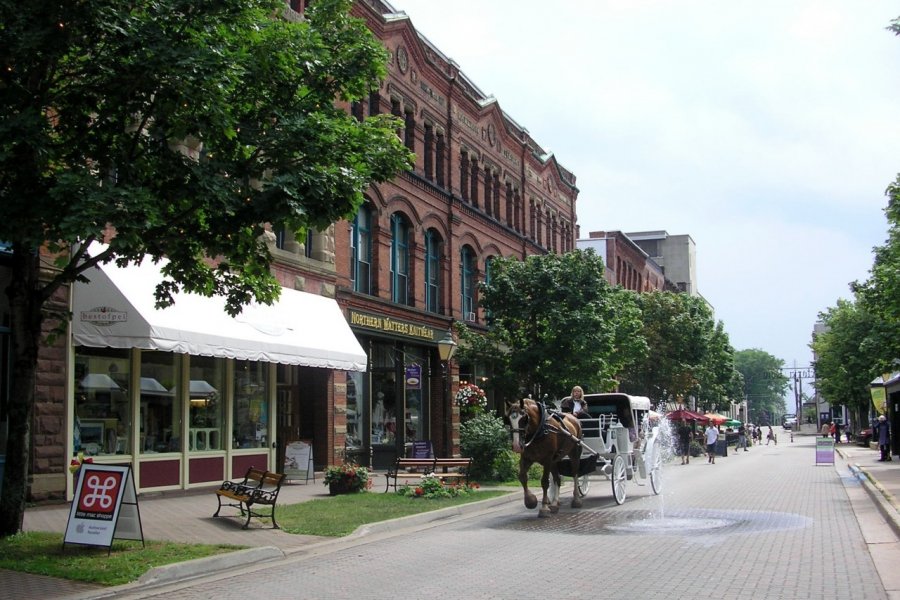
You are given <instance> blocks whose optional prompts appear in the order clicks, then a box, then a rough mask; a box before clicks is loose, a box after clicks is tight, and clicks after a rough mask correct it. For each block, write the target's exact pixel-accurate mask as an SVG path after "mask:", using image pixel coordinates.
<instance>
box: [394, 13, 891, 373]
mask: <svg viewBox="0 0 900 600" xmlns="http://www.w3.org/2000/svg"><path fill="white" fill-rule="evenodd" d="M390 2H391V4H392V6H393V7H394V8H395V9H397V10H398V11H403V12H405V13H406V14H407V15H408V16H409V18H410V19H411V21H412V24H413V25H414V26H415V28H416V29H417V30H418V31H419V32H420V33H421V34H423V35H424V36H425V37H427V38H428V39H429V40H430V41H431V42H432V43H433V44H434V45H436V46H437V47H438V48H439V49H440V50H441V51H442V52H443V54H444V55H445V56H447V57H449V58H451V59H453V60H454V61H455V62H456V63H457V64H458V65H459V66H460V68H461V69H462V71H463V73H465V74H466V76H467V77H468V78H469V79H470V80H471V81H472V82H473V83H474V84H475V85H476V86H477V87H478V88H479V89H481V90H482V91H483V92H484V93H486V94H489V95H493V96H494V97H496V99H497V102H498V104H499V106H500V108H501V109H502V110H503V111H504V112H506V113H507V114H508V115H509V116H510V117H512V118H513V119H514V120H515V121H516V122H517V123H518V124H519V125H521V126H522V127H524V128H525V129H527V130H528V131H529V133H530V134H531V135H532V137H533V138H534V139H535V140H536V141H537V143H538V144H540V145H541V146H542V147H543V149H544V150H547V151H551V152H553V154H554V155H555V156H556V158H557V160H558V161H559V162H560V164H562V165H563V166H564V167H565V168H567V169H568V170H570V171H572V172H573V173H574V174H575V176H576V177H577V185H578V189H579V195H578V206H577V208H578V225H579V227H580V237H582V238H586V237H588V233H589V232H591V231H615V230H619V231H624V232H629V231H648V230H665V231H668V232H669V233H670V234H672V235H681V234H689V235H690V236H691V238H692V239H693V240H694V242H695V244H696V250H697V279H698V289H699V292H700V293H701V294H702V295H703V296H704V298H706V299H707V301H709V303H710V304H711V305H712V307H713V309H714V310H715V314H716V318H717V319H718V320H721V321H722V322H723V324H724V326H725V330H726V331H727V332H728V335H729V339H730V341H731V344H732V346H733V347H734V348H735V349H736V350H743V349H748V348H758V349H761V350H764V351H766V352H768V353H770V354H772V355H773V356H775V357H777V358H780V359H782V360H783V361H784V363H785V366H789V367H790V366H799V367H805V366H807V365H809V364H810V362H811V361H812V351H811V350H810V349H809V343H810V339H811V333H812V329H813V325H814V323H815V322H816V320H817V318H818V315H819V313H820V312H821V311H824V310H827V309H828V308H829V307H832V306H835V305H836V304H837V301H838V299H839V298H847V299H852V294H851V293H850V290H849V284H850V283H851V282H853V281H857V280H859V281H862V280H865V279H866V278H867V277H868V273H869V269H870V268H871V266H872V248H873V247H874V246H877V245H881V244H883V243H884V241H885V240H886V238H887V222H886V220H885V216H884V207H885V206H886V204H887V198H886V197H885V195H884V191H885V189H886V188H887V186H888V185H889V184H890V183H891V182H892V181H894V179H895V178H896V177H897V174H898V173H900V38H898V37H896V36H894V34H893V33H892V32H890V31H887V29H886V28H887V27H888V26H889V25H890V23H891V21H892V20H893V19H895V18H897V17H900V5H898V4H897V3H896V2H887V1H883V0H753V1H742V0H731V1H728V2H723V1H721V0H559V1H558V2H549V3H548V2H545V1H544V2H537V1H535V0H490V1H487V2H485V1H484V0H479V1H475V0H454V2H440V1H435V0H390Z"/></svg>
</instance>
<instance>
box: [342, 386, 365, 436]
mask: <svg viewBox="0 0 900 600" xmlns="http://www.w3.org/2000/svg"><path fill="white" fill-rule="evenodd" d="M362 400H363V373H360V372H358V371H353V372H350V373H348V374H347V441H346V446H347V449H349V450H358V449H360V448H362V434H363V423H362V415H363V405H362Z"/></svg>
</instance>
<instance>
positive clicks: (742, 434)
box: [734, 423, 749, 452]
mask: <svg viewBox="0 0 900 600" xmlns="http://www.w3.org/2000/svg"><path fill="white" fill-rule="evenodd" d="M741 448H743V449H744V452H749V450H747V428H746V427H744V424H743V423H741V424H740V425H738V442H737V446H736V447H735V449H734V451H735V452H737V451H738V450H740V449H741Z"/></svg>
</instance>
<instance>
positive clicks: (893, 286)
mask: <svg viewBox="0 0 900 600" xmlns="http://www.w3.org/2000/svg"><path fill="white" fill-rule="evenodd" d="M895 24H896V22H895ZM886 195H887V197H888V205H887V207H886V208H885V209H884V212H885V216H886V217H887V222H888V238H887V240H886V241H885V243H884V244H883V245H881V246H877V247H875V259H874V261H873V264H872V268H871V269H870V270H869V278H868V279H867V280H866V281H865V282H863V283H858V282H854V283H853V284H852V285H851V289H852V290H853V291H854V292H855V294H856V299H857V303H858V305H859V308H860V309H861V310H863V311H865V313H866V315H868V316H871V317H872V320H871V322H870V323H869V325H870V329H869V331H868V335H867V338H866V340H865V341H863V340H860V341H861V342H863V348H862V350H863V351H864V352H865V354H866V355H867V356H868V357H869V358H871V359H873V360H874V364H872V365H871V370H870V369H866V372H867V373H871V372H875V373H882V372H884V371H891V370H896V364H895V362H894V361H895V360H896V359H897V358H900V339H898V336H897V331H898V329H900V176H898V177H897V179H896V180H895V181H894V182H893V183H891V185H890V186H888V188H887V192H886Z"/></svg>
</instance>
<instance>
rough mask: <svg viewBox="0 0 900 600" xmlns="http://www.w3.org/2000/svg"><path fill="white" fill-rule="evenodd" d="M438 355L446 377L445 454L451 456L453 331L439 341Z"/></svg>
mask: <svg viewBox="0 0 900 600" xmlns="http://www.w3.org/2000/svg"><path fill="white" fill-rule="evenodd" d="M437 345H438V356H439V357H440V359H441V363H442V366H443V377H444V381H443V384H444V456H445V457H448V458H449V457H450V456H451V454H452V452H453V443H452V441H451V439H450V436H451V425H450V421H451V415H452V414H453V413H452V410H453V409H452V407H451V406H450V359H451V358H453V355H454V354H456V347H457V346H456V342H455V341H453V331H451V330H450V329H448V330H447V333H445V334H444V337H443V339H441V340H440V341H438V343H437Z"/></svg>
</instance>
